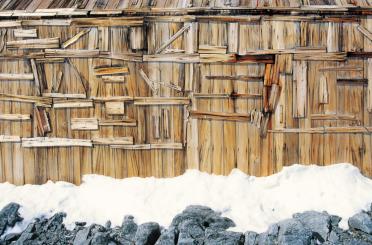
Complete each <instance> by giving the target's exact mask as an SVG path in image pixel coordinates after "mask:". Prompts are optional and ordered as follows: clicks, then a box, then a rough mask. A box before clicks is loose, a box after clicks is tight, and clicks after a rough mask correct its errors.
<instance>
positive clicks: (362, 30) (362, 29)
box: [357, 25, 372, 41]
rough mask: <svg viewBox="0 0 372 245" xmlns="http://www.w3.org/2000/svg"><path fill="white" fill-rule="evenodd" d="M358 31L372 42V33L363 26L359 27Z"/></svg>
mask: <svg viewBox="0 0 372 245" xmlns="http://www.w3.org/2000/svg"><path fill="white" fill-rule="evenodd" d="M357 29H358V31H360V32H361V33H362V34H363V35H364V36H365V37H366V38H367V39H368V40H370V41H372V33H371V32H370V31H368V30H367V29H366V28H364V27H363V26H361V25H358V27H357Z"/></svg>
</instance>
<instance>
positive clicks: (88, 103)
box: [53, 99, 93, 109]
mask: <svg viewBox="0 0 372 245" xmlns="http://www.w3.org/2000/svg"><path fill="white" fill-rule="evenodd" d="M90 107H93V100H89V99H85V100H83V99H82V100H58V101H54V102H53V108H57V109H59V108H90Z"/></svg>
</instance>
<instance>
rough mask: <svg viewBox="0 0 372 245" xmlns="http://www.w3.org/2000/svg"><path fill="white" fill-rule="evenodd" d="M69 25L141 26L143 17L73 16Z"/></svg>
mask: <svg viewBox="0 0 372 245" xmlns="http://www.w3.org/2000/svg"><path fill="white" fill-rule="evenodd" d="M71 25H73V26H81V27H92V26H96V27H110V26H112V27H115V26H142V25H143V17H118V18H110V17H100V18H74V19H72V20H71Z"/></svg>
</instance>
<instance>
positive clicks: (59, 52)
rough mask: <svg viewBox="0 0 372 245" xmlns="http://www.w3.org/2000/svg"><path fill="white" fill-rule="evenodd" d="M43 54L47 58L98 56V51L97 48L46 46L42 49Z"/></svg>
mask: <svg viewBox="0 0 372 245" xmlns="http://www.w3.org/2000/svg"><path fill="white" fill-rule="evenodd" d="M44 55H45V57H49V58H97V57H99V56H100V52H99V51H98V50H88V49H53V48H47V49H45V51H44Z"/></svg>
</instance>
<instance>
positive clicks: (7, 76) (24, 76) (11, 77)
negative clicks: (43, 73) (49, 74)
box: [0, 73, 34, 81]
mask: <svg viewBox="0 0 372 245" xmlns="http://www.w3.org/2000/svg"><path fill="white" fill-rule="evenodd" d="M0 80H8V81H17V80H25V81H27V80H30V81H32V80H34V74H32V73H0Z"/></svg>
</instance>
